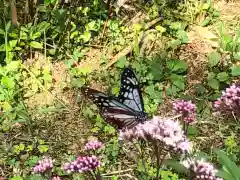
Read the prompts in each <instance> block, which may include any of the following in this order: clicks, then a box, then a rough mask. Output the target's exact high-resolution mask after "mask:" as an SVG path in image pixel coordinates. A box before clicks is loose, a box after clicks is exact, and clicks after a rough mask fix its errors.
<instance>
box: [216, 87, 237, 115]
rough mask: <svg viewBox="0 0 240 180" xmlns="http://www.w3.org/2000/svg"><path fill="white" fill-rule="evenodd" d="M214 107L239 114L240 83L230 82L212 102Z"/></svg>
mask: <svg viewBox="0 0 240 180" xmlns="http://www.w3.org/2000/svg"><path fill="white" fill-rule="evenodd" d="M214 108H215V110H217V111H221V112H224V111H225V112H232V111H233V112H235V113H236V115H237V116H240V85H236V84H232V85H231V86H230V87H229V88H227V89H226V90H225V91H223V92H222V96H221V97H220V98H218V99H217V101H215V102H214Z"/></svg>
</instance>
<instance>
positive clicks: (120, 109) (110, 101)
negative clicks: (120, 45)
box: [82, 88, 138, 129]
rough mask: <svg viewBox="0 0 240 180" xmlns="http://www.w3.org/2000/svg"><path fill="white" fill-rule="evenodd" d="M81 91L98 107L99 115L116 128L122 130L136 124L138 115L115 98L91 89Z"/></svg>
mask: <svg viewBox="0 0 240 180" xmlns="http://www.w3.org/2000/svg"><path fill="white" fill-rule="evenodd" d="M82 91H83V93H84V94H85V95H86V96H88V97H89V98H90V99H92V100H93V102H94V103H95V104H96V105H97V106H98V107H99V109H100V114H101V115H102V117H103V118H104V119H105V121H106V122H108V123H110V124H112V125H113V126H115V127H116V128H118V129H122V128H123V127H133V126H135V125H136V124H138V120H137V117H138V113H137V112H135V111H134V110H133V109H131V108H129V107H128V106H126V105H125V104H123V103H121V102H120V101H119V100H118V99H117V98H115V97H109V96H107V95H106V94H104V93H102V92H100V91H97V90H94V89H91V88H83V89H82Z"/></svg>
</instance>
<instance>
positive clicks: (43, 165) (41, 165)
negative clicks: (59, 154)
mask: <svg viewBox="0 0 240 180" xmlns="http://www.w3.org/2000/svg"><path fill="white" fill-rule="evenodd" d="M52 168H53V160H52V159H51V158H46V157H45V158H43V159H42V160H40V161H38V163H37V165H36V166H35V167H33V172H34V173H44V172H45V171H47V170H50V169H52Z"/></svg>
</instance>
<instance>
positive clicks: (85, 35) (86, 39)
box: [80, 31, 91, 43]
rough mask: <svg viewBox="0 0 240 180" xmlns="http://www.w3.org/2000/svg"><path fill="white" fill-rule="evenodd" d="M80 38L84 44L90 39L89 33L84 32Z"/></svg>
mask: <svg viewBox="0 0 240 180" xmlns="http://www.w3.org/2000/svg"><path fill="white" fill-rule="evenodd" d="M80 37H81V39H82V40H83V41H84V42H85V43H86V42H88V41H89V40H90V39H91V33H90V32H89V31H85V32H84V34H83V35H81V36H80Z"/></svg>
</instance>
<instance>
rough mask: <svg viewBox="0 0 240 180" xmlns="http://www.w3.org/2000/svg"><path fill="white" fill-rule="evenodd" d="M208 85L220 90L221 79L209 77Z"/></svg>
mask: <svg viewBox="0 0 240 180" xmlns="http://www.w3.org/2000/svg"><path fill="white" fill-rule="evenodd" d="M208 86H210V87H211V88H213V89H215V90H218V89H219V81H218V80H217V79H209V80H208Z"/></svg>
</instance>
